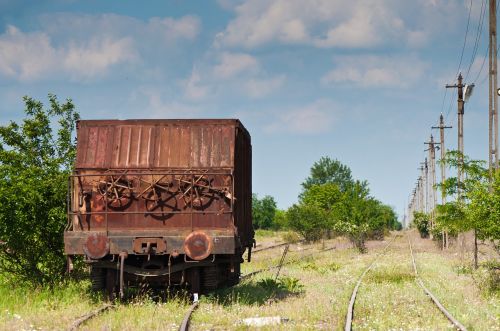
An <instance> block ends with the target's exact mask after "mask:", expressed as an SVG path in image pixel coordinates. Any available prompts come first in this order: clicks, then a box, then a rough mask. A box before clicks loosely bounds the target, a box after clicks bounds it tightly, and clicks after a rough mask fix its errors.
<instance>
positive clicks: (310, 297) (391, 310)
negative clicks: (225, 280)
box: [0, 232, 500, 330]
mask: <svg viewBox="0 0 500 331" xmlns="http://www.w3.org/2000/svg"><path fill="white" fill-rule="evenodd" d="M261 238H262V239H261V240H262V241H260V242H261V243H262V245H263V246H267V245H271V244H275V243H278V242H281V241H282V239H281V234H275V235H274V236H271V235H270V234H269V233H267V232H266V233H264V234H262V237H261ZM414 242H415V257H416V260H417V265H418V268H419V270H420V272H421V274H422V278H423V281H424V282H425V284H426V286H427V287H428V288H429V289H430V290H431V291H433V292H434V293H435V295H436V296H437V297H438V298H439V299H440V300H441V301H442V303H443V304H444V305H445V306H446V307H447V308H448V309H449V310H450V311H451V312H452V314H454V315H455V317H457V318H458V319H459V320H460V321H461V322H462V323H464V324H465V325H466V326H467V327H468V329H469V330H495V329H500V322H499V320H498V317H499V316H500V311H499V307H500V302H499V298H498V296H495V295H490V296H484V295H483V294H482V293H481V292H480V290H479V289H478V287H477V286H476V283H475V280H474V277H475V276H474V272H470V271H469V270H467V269H466V268H465V269H464V268H462V269H460V268H457V265H458V264H457V259H456V258H455V257H454V256H453V255H451V254H450V255H449V256H448V255H443V254H442V253H441V252H439V251H438V250H436V249H434V248H433V246H432V243H430V242H429V240H420V239H418V238H416V237H415V238H414ZM386 243H387V242H369V243H368V250H369V252H368V253H367V254H359V253H358V252H357V251H356V250H354V249H352V248H350V246H349V245H348V243H347V242H346V241H345V240H342V239H337V240H329V241H326V242H325V243H324V245H323V244H322V243H316V244H293V245H291V246H290V251H289V253H288V254H287V257H286V260H285V262H287V261H294V262H293V263H290V264H287V265H285V266H283V268H282V270H281V272H280V276H279V277H278V278H277V279H276V278H275V277H276V270H272V271H269V272H263V273H261V274H258V275H256V276H254V277H252V278H250V279H247V280H245V281H243V282H242V283H240V284H238V285H237V286H235V287H232V288H228V289H223V290H219V291H216V292H214V293H212V294H210V295H208V296H203V297H202V298H201V305H200V306H199V308H198V310H197V311H196V312H195V314H194V316H193V321H192V324H191V325H192V329H193V330H248V328H249V327H248V326H245V325H243V324H242V323H241V321H242V320H243V319H244V318H250V317H259V316H260V317H272V316H280V317H282V318H284V319H287V322H284V323H283V324H280V325H277V326H265V327H263V328H261V330H277V329H278V330H280V329H281V330H290V329H292V330H318V329H319V330H322V329H324V330H331V329H335V330H336V329H341V328H343V326H344V318H345V314H346V310H347V304H348V302H349V299H350V295H351V291H352V289H353V287H354V284H355V283H356V281H357V279H358V277H359V275H360V274H361V273H362V272H363V270H364V269H365V268H366V266H368V265H369V264H370V263H371V261H372V260H373V259H374V258H375V256H376V254H377V253H379V252H380V251H381V250H382V248H383V247H384V245H385V244H386ZM323 246H324V247H332V246H336V247H337V248H338V249H335V250H332V251H328V252H322V253H318V252H319V251H320V250H321V249H322V248H323ZM283 250H284V247H279V248H275V249H271V250H266V251H262V252H259V253H256V254H254V255H253V257H252V262H251V263H244V264H243V265H242V273H243V274H245V273H249V272H251V271H254V270H258V269H262V268H265V267H267V266H270V265H273V264H276V263H277V262H278V261H279V260H280V258H281V255H282V252H283ZM312 253H315V254H314V256H309V257H307V256H308V255H310V254H312ZM459 269H460V270H459ZM458 271H460V272H458ZM89 287H90V284H89V282H88V281H81V282H68V283H67V284H65V285H64V286H61V287H59V288H57V289H54V290H50V289H36V290H31V289H29V288H26V287H23V286H13V285H12V284H10V285H6V284H2V283H1V282H0V330H66V329H67V328H68V326H69V325H70V324H71V323H72V321H73V320H74V319H76V318H77V317H79V316H81V315H83V314H85V313H87V312H89V311H91V310H93V309H95V308H97V307H98V306H99V305H100V304H102V301H101V300H100V298H98V297H95V296H92V295H91V294H90V292H89ZM188 307H189V302H188V301H187V300H186V298H185V297H183V296H178V297H176V298H172V299H170V300H168V301H161V302H158V301H157V300H153V299H152V298H151V296H149V295H148V293H146V294H144V295H142V296H140V297H136V298H135V299H133V300H132V301H131V302H128V303H125V304H118V306H117V308H116V309H114V310H111V311H108V312H105V313H103V314H102V315H100V316H98V317H96V318H95V319H93V320H91V321H89V322H88V323H86V324H84V325H83V326H82V327H81V328H80V329H81V330H177V329H178V327H179V324H180V322H181V321H182V317H183V316H184V314H185V312H186V311H187V309H188ZM354 314H355V321H354V327H355V329H356V330H374V329H375V330H379V329H382V330H387V329H397V330H400V329H402V330H415V329H420V330H422V329H425V330H447V329H450V330H451V329H452V327H451V326H450V324H449V322H448V321H447V320H446V318H444V317H443V315H442V314H441V313H440V312H439V311H438V310H437V309H436V308H435V307H434V306H433V305H432V304H431V303H430V301H429V299H428V298H427V297H426V296H425V294H424V293H423V291H422V289H421V288H420V287H418V286H417V284H416V282H415V281H414V275H413V271H412V266H411V261H410V255H409V250H408V244H407V241H406V238H405V237H401V238H398V239H396V240H395V242H394V243H393V244H392V246H391V248H390V249H389V250H388V252H387V254H386V255H385V256H382V257H381V258H380V259H379V260H378V262H377V263H376V264H375V265H374V268H373V269H372V270H371V271H370V272H369V273H368V274H367V275H366V277H365V279H364V281H363V283H362V285H361V287H360V289H359V297H358V300H357V302H356V305H355V313H354Z"/></svg>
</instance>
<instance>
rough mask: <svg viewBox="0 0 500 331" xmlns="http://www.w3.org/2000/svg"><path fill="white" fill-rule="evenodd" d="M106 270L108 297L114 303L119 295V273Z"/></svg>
mask: <svg viewBox="0 0 500 331" xmlns="http://www.w3.org/2000/svg"><path fill="white" fill-rule="evenodd" d="M105 270H106V295H107V296H108V298H109V300H111V301H113V300H114V299H115V298H116V297H117V294H118V286H117V280H118V278H117V277H118V272H116V270H114V269H105Z"/></svg>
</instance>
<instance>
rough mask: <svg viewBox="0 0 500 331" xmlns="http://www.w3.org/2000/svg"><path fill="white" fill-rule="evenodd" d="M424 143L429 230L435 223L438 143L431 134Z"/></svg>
mask: <svg viewBox="0 0 500 331" xmlns="http://www.w3.org/2000/svg"><path fill="white" fill-rule="evenodd" d="M424 144H425V145H429V149H428V151H429V160H430V163H429V170H430V176H428V180H429V182H428V196H429V202H428V203H429V215H430V221H431V224H430V228H431V230H432V229H434V225H435V215H436V212H435V209H436V205H437V196H436V195H437V194H436V193H437V192H436V148H439V147H436V146H435V145H439V143H436V142H434V137H433V136H432V134H431V138H430V140H429V142H425V143H424ZM432 237H433V235H432V232H431V233H430V238H431V239H432Z"/></svg>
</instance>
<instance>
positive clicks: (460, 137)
mask: <svg viewBox="0 0 500 331" xmlns="http://www.w3.org/2000/svg"><path fill="white" fill-rule="evenodd" d="M473 86H474V84H471V85H470V87H473ZM465 87H466V85H465V84H464V83H463V77H462V73H460V74H459V75H458V82H457V84H455V85H446V88H456V89H457V90H458V98H457V105H458V112H457V113H458V122H457V124H458V125H457V126H458V130H457V131H458V152H459V156H458V167H457V201H458V203H459V204H460V203H462V187H461V186H462V183H463V180H462V176H463V174H462V167H463V164H464V113H465V109H464V104H465V100H464V90H465ZM458 241H459V242H460V254H461V255H462V257H463V255H464V253H465V235H463V234H460V233H459V234H458Z"/></svg>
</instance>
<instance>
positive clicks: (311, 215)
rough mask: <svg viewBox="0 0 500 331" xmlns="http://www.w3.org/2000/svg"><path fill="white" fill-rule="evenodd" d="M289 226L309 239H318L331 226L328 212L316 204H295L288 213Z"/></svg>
mask: <svg viewBox="0 0 500 331" xmlns="http://www.w3.org/2000/svg"><path fill="white" fill-rule="evenodd" d="M286 215H287V222H288V225H289V227H290V228H291V229H292V230H294V231H296V232H298V233H299V234H300V235H302V236H303V237H304V239H305V240H307V241H317V240H319V239H321V237H322V236H323V234H324V233H325V229H327V228H328V227H329V220H328V215H327V214H326V212H325V211H324V210H323V209H322V208H320V207H318V206H314V205H300V204H299V205H293V206H292V207H290V208H289V209H288V211H287V213H286Z"/></svg>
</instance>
